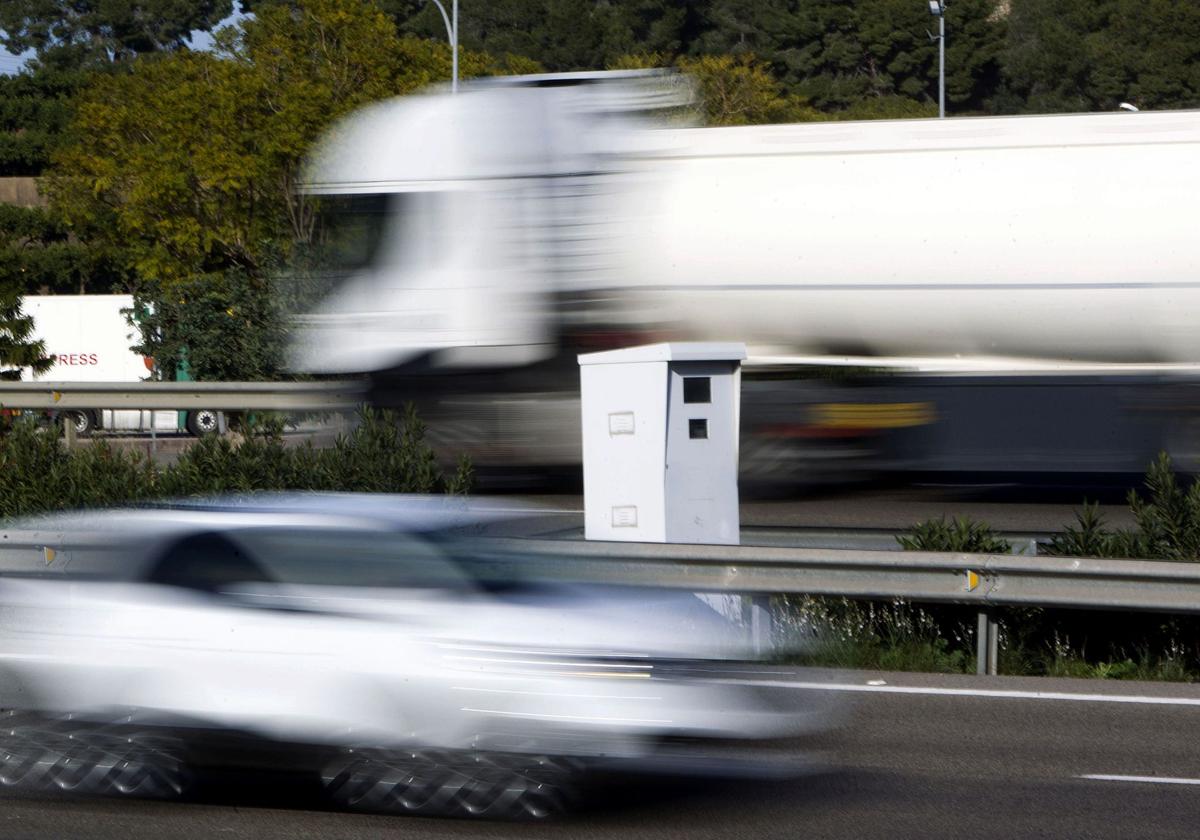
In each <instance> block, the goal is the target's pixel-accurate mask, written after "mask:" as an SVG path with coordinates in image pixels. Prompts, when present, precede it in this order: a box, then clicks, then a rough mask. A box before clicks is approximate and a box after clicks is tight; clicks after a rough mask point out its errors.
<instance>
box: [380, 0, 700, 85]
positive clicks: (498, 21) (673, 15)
mask: <svg viewBox="0 0 1200 840" xmlns="http://www.w3.org/2000/svg"><path fill="white" fill-rule="evenodd" d="M701 5H702V3H699V2H696V0H683V2H678V3H668V2H663V0H606V1H605V2H597V0H491V2H488V3H476V4H472V5H471V7H470V9H469V11H468V12H467V13H466V14H463V15H462V16H461V18H460V21H459V27H460V38H461V41H462V44H463V45H464V46H466V47H468V48H470V49H473V50H477V51H481V52H486V53H489V54H491V55H497V56H503V55H520V56H524V57H527V58H529V59H531V60H533V61H535V62H537V63H538V64H539V65H541V66H542V67H545V68H546V69H547V70H550V71H553V72H559V71H566V70H595V69H598V68H601V67H605V66H608V65H610V64H612V63H613V62H614V61H616V60H617V59H618V58H619V57H621V56H623V55H628V54H633V53H653V52H662V53H670V54H676V53H679V52H682V51H683V50H684V48H685V47H686V45H687V43H688V42H689V40H690V39H689V35H688V33H689V30H691V29H695V28H696V27H697V26H698V25H699V19H698V15H697V8H698V7H699V6H701ZM383 8H384V10H385V11H386V12H387V13H388V14H389V15H391V16H392V18H393V19H394V20H395V21H396V23H397V25H398V26H399V28H400V30H401V31H403V32H409V33H412V34H415V35H419V36H421V37H423V38H436V39H440V38H444V37H445V34H446V33H445V26H444V25H443V22H442V18H441V15H440V14H439V13H438V11H437V9H436V8H434V7H433V4H432V3H427V2H424V0H385V2H384V3H383Z"/></svg>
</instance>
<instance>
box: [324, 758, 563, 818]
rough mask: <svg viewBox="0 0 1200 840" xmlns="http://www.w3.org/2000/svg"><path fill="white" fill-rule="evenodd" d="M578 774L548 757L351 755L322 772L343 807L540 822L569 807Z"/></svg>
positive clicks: (328, 791)
mask: <svg viewBox="0 0 1200 840" xmlns="http://www.w3.org/2000/svg"><path fill="white" fill-rule="evenodd" d="M577 774H578V769H577V768H576V767H575V766H574V763H573V762H571V761H569V760H564V759H556V758H553V757H549V756H536V755H513V754H499V755H497V754H488V753H476V752H460V751H438V750H414V751H409V750H399V751H390V750H371V749H367V750H347V751H346V752H345V753H344V754H342V755H341V756H339V757H338V758H337V759H335V760H333V761H332V762H330V763H329V764H328V765H326V767H325V768H324V770H323V771H322V773H321V777H322V781H323V782H324V787H325V791H326V794H327V795H328V796H329V798H330V799H331V800H332V802H333V804H334V805H335V806H337V807H339V808H345V809H349V810H356V811H372V812H376V813H407V814H422V815H427V816H459V817H483V818H489V819H502V820H542V819H547V818H551V817H556V816H560V815H562V814H564V813H566V812H567V811H569V810H570V807H571V805H572V804H574V801H575V799H576V795H575V788H576V781H577V779H576V777H577Z"/></svg>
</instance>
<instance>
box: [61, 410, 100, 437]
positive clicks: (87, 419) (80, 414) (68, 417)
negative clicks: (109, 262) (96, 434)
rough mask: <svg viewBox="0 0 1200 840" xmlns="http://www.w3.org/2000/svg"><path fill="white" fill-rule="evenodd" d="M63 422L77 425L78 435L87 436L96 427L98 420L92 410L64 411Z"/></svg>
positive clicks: (76, 434)
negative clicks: (93, 415)
mask: <svg viewBox="0 0 1200 840" xmlns="http://www.w3.org/2000/svg"><path fill="white" fill-rule="evenodd" d="M62 422H63V423H70V424H71V425H72V426H74V427H75V436H76V437H87V436H88V435H90V434H91V433H92V432H93V431H95V429H96V420H95V418H94V417H92V413H91V412H90V411H64V412H63V415H62Z"/></svg>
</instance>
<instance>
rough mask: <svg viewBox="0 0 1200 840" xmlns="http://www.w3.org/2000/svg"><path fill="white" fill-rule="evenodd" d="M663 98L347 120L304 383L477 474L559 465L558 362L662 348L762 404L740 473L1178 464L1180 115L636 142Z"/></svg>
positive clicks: (566, 393)
mask: <svg viewBox="0 0 1200 840" xmlns="http://www.w3.org/2000/svg"><path fill="white" fill-rule="evenodd" d="M681 90H684V88H682V87H680V86H679V85H678V84H677V83H676V82H674V81H673V80H672V79H671V77H669V76H663V75H654V74H636V73H635V74H629V73H622V74H604V73H597V74H574V75H569V76H538V77H523V78H516V79H504V80H491V81H488V82H484V83H478V84H475V85H473V86H468V87H467V88H465V89H464V91H463V92H462V93H461V94H460V95H458V96H449V95H446V94H438V93H434V94H428V95H423V96H416V97H408V98H404V99H398V100H393V101H388V102H383V103H378V104H375V105H373V106H370V107H368V108H366V109H364V110H363V111H362V112H360V113H358V114H356V115H352V116H351V117H350V118H349V119H348V120H346V121H344V122H343V123H342V124H340V125H339V126H337V127H336V128H335V129H334V130H333V131H332V132H331V134H330V136H329V137H328V138H327V140H326V141H325V142H324V143H323V144H322V145H321V146H320V147H319V148H318V150H317V151H316V153H315V154H314V156H313V158H312V161H311V166H310V169H309V174H308V184H307V187H306V189H307V190H308V191H309V192H312V193H314V194H318V195H321V196H324V197H325V200H326V203H327V206H328V207H329V209H330V214H331V215H330V219H331V226H330V239H331V242H332V243H333V244H334V245H335V248H334V250H335V251H338V252H339V253H341V254H343V255H344V256H345V257H346V259H345V260H344V264H343V271H342V272H341V275H340V282H339V283H338V284H337V285H336V287H335V288H334V289H333V291H332V292H331V293H330V294H329V296H328V297H327V298H326V299H325V301H324V302H323V303H322V304H321V305H320V306H319V307H318V308H317V309H316V310H315V311H314V312H312V313H311V314H310V315H309V316H308V317H306V318H305V319H303V322H302V325H301V326H302V328H301V330H300V331H299V334H298V338H297V343H296V353H295V360H296V364H297V366H298V367H300V368H302V369H304V370H308V371H314V372H331V373H333V372H337V373H344V372H351V371H354V372H367V373H370V374H371V375H372V376H373V378H374V382H375V383H376V386H377V387H376V389H375V394H376V396H377V399H378V400H379V401H380V402H383V403H388V402H395V401H403V400H407V399H412V398H416V399H417V401H418V403H419V404H422V406H423V408H424V410H425V412H426V416H427V418H428V419H429V422H430V427H431V431H432V432H433V433H435V435H438V434H440V435H444V436H445V437H446V440H445V443H446V444H447V445H448V446H450V447H452V448H457V449H459V450H462V449H464V448H466V449H468V450H469V451H471V453H472V454H473V456H474V457H475V459H476V462H477V463H479V464H481V465H483V466H487V465H489V464H497V465H499V464H531V463H539V464H560V465H571V464H577V463H578V460H579V443H578V428H579V426H578V419H577V412H578V407H577V401H576V400H575V393H576V389H577V382H578V372H577V369H576V366H575V355H576V354H577V353H579V352H583V351H589V350H596V349H607V348H611V347H618V346H630V345H633V344H640V343H649V342H653V341H662V340H735V341H743V342H745V343H746V344H747V345H748V347H749V350H750V354H751V359H750V360H749V364H750V365H751V370H753V366H756V365H757V366H760V367H761V368H762V369H763V370H767V371H770V372H771V376H770V377H769V378H767V380H766V382H767V383H769V384H763V383H762V382H758V383H756V382H755V379H754V377H753V376H751V377H749V378H748V382H747V391H746V404H745V410H744V413H743V424H744V428H745V430H746V432H747V436H748V437H747V441H746V443H747V446H746V448H745V449H746V451H745V452H744V460H746V461H748V462H749V463H748V464H747V465H748V466H753V464H754V461H755V457H756V456H755V450H756V444H758V443H761V442H762V440H763V439H766V440H767V441H768V442H769V443H770V444H771V446H769V447H768V452H769V454H768V455H767V457H765V458H762V459H760V460H761V461H762V462H763V463H769V464H771V465H772V466H774V467H779V466H780V465H784V466H785V470H784V473H785V474H789V472H791V473H794V472H795V469H793V468H799V469H800V470H801V471H808V472H811V470H812V468H813V465H814V464H817V463H824V462H826V461H829V462H832V463H833V464H834V465H835V466H834V467H832V468H831V469H832V471H833V472H835V473H836V472H840V471H844V469H846V468H847V466H848V465H849V464H858V465H860V466H861V465H863V464H865V465H867V466H868V467H869V468H871V469H881V468H895V469H901V470H905V471H918V472H920V471H924V470H925V469H926V468H929V469H931V470H932V471H935V472H954V471H956V469H958V470H965V471H989V469H990V468H991V467H993V466H994V467H995V468H996V469H998V470H999V471H1001V472H1004V471H1007V470H1014V469H1019V470H1022V471H1024V470H1033V471H1036V472H1055V471H1059V470H1069V471H1077V470H1078V471H1083V472H1092V473H1094V472H1122V471H1124V470H1126V469H1132V470H1133V471H1137V470H1140V469H1141V468H1142V467H1143V466H1144V464H1145V462H1146V461H1147V460H1148V459H1149V458H1150V457H1152V456H1153V454H1154V452H1155V451H1156V450H1157V448H1162V447H1169V448H1172V449H1176V450H1178V451H1179V454H1181V455H1183V456H1185V457H1186V456H1187V452H1186V450H1187V449H1188V448H1189V447H1190V440H1191V437H1192V435H1191V434H1190V431H1189V429H1190V422H1191V421H1190V417H1191V416H1192V415H1193V414H1194V412H1193V411H1192V406H1193V405H1194V404H1195V403H1196V402H1197V399H1196V398H1195V397H1194V396H1193V392H1194V390H1195V385H1194V382H1193V379H1192V375H1193V373H1194V372H1195V368H1194V364H1195V363H1197V362H1198V361H1200V323H1198V322H1197V320H1196V319H1195V318H1194V316H1193V314H1192V313H1193V312H1194V311H1196V304H1197V303H1198V302H1200V271H1198V270H1200V241H1198V240H1197V238H1196V237H1195V236H1194V235H1193V234H1192V231H1191V214H1190V212H1189V210H1190V203H1191V201H1190V199H1191V196H1193V195H1195V194H1197V192H1198V189H1200V114H1198V113H1194V112H1171V113H1165V112H1164V113H1139V114H1128V113H1119V114H1093V115H1071V116H1057V115H1056V116H1043V117H997V118H961V119H949V120H905V121H879V122H860V123H851V122H832V123H806V124H798V125H786V126H784V125H774V126H751V127H739V128H690V127H688V128H679V127H669V126H667V127H664V126H663V125H661V124H656V123H654V122H653V121H652V120H651V119H650V118H649V117H650V115H653V114H655V113H658V112H661V111H662V110H663V109H664V108H669V107H671V106H675V105H678V104H679V100H680V98H681V97H680V91H681ZM672 97H674V99H673V98H672ZM345 243H350V244H349V245H348V246H347V245H346V244H345ZM830 366H844V367H849V368H854V369H859V370H866V371H870V372H873V373H874V374H878V373H880V372H881V371H888V372H889V375H887V376H885V377H879V376H873V377H867V378H862V377H857V378H854V379H853V380H852V384H847V382H848V381H850V380H846V379H844V378H835V379H834V380H830V379H827V378H820V377H813V376H811V375H809V374H810V373H811V372H812V371H814V370H826V369H828V368H829V367H830ZM934 374H936V376H934ZM942 374H953V377H952V378H950V379H947V378H946V377H944V376H942ZM944 382H954V383H956V384H955V385H954V387H953V389H952V390H953V391H954V396H953V398H952V399H946V398H945V396H944V395H945V394H946V393H949V392H948V391H946V390H944V388H943V386H942V383H944ZM1118 386H1120V387H1118ZM980 389H982V390H980ZM997 389H999V390H997ZM1114 389H1115V390H1114ZM1118 391H1119V392H1120V394H1121V395H1122V396H1120V397H1119V398H1114V399H1111V400H1109V399H1107V396H1106V395H1108V394H1114V395H1115V394H1117V393H1118ZM1085 392H1086V395H1084V394H1085ZM1077 397H1078V398H1077ZM1006 403H1010V404H1011V407H1009V408H1007V409H1003V410H999V411H998V407H999V406H1003V405H1005V404H1006ZM976 404H978V405H979V406H985V405H986V406H987V408H986V410H985V411H983V412H982V413H980V412H979V411H975V410H974V409H972V408H971V407H972V406H974V405H976ZM1080 423H1089V424H1091V426H1092V431H1091V432H1089V431H1087V430H1082V429H1078V428H1076V429H1072V428H1071V426H1073V425H1076V424H1080ZM1014 430H1015V431H1014ZM1052 431H1053V432H1055V434H1049V433H1050V432H1052ZM1005 435H1007V436H1005ZM997 436H1000V437H1002V438H1003V440H1002V442H1000V443H999V444H997V440H998V438H997ZM1014 436H1015V437H1014ZM1059 438H1062V442H1064V443H1073V444H1074V445H1073V446H1068V447H1067V449H1068V450H1069V451H1060V449H1061V448H1060V447H1058V445H1057V442H1056V443H1055V445H1047V443H1048V441H1051V440H1054V441H1058V439H1059ZM897 442H899V443H898V444H897ZM941 442H952V444H953V445H952V446H951V449H950V450H946V449H945V446H944V444H943V443H941ZM1101 444H1102V445H1101ZM897 446H898V448H897ZM1021 446H1025V447H1026V450H1025V451H1024V454H1023V451H1022V450H1021ZM1097 446H1098V447H1099V448H1096V447H1097ZM939 447H941V450H939ZM1014 447H1015V448H1014ZM1026 455H1027V456H1028V457H1026ZM1056 459H1057V460H1056ZM839 465H840V466H839Z"/></svg>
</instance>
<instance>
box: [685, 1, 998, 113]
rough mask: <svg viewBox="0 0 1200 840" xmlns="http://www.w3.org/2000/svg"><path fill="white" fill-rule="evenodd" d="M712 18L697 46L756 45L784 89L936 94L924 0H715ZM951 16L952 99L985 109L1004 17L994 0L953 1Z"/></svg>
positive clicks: (843, 103)
mask: <svg viewBox="0 0 1200 840" xmlns="http://www.w3.org/2000/svg"><path fill="white" fill-rule="evenodd" d="M707 20H708V23H709V26H708V27H707V28H706V29H705V31H704V32H703V33H702V34H701V35H700V36H699V38H698V39H697V40H696V42H695V43H694V44H693V45H692V47H691V50H690V51H691V52H692V53H693V54H695V53H733V54H739V53H743V52H752V53H754V54H755V55H757V56H759V57H760V58H761V59H762V60H763V61H765V62H767V63H768V64H769V65H770V66H771V68H772V70H773V72H774V74H775V76H776V77H777V78H778V79H779V80H780V82H781V83H782V84H783V86H784V89H785V90H787V91H788V92H789V93H792V94H798V95H800V96H803V97H805V98H806V99H808V100H809V101H811V102H812V103H813V104H814V105H816V106H817V107H819V108H821V109H822V110H828V111H835V112H836V111H841V110H845V109H848V108H851V107H852V106H855V107H857V104H858V103H862V102H864V101H865V100H867V99H871V98H883V99H886V98H892V97H903V98H906V99H910V100H913V101H916V102H929V101H936V91H937V44H936V43H935V42H934V41H932V40H931V39H930V37H929V35H928V29H929V28H930V23H929V21H930V20H931V19H930V17H929V13H928V11H927V10H926V6H925V5H924V4H922V3H917V2H913V0H712V2H711V4H710V5H709V7H708V14H707ZM946 23H947V29H948V31H949V33H950V35H949V37H948V38H947V46H948V52H949V53H950V55H949V57H948V60H947V69H948V77H947V95H948V98H949V100H950V102H951V103H952V104H953V105H956V106H958V108H959V110H960V111H964V110H979V109H981V108H983V107H984V105H985V103H986V101H987V100H988V99H989V98H990V96H991V95H992V94H993V93H994V91H995V88H996V86H997V84H998V78H999V53H1000V49H1001V45H1002V43H1003V34H1004V23H1003V20H1002V19H1001V18H1000V17H998V16H997V15H996V4H995V2H994V0H956V2H954V3H950V4H948V6H947V21H946ZM949 59H954V60H949ZM867 110H868V112H869V111H870V109H867ZM884 110H886V111H888V112H896V111H903V110H904V109H903V108H897V107H888V108H886V109H884Z"/></svg>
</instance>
